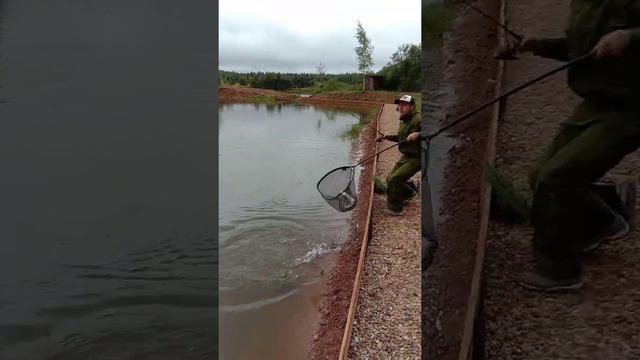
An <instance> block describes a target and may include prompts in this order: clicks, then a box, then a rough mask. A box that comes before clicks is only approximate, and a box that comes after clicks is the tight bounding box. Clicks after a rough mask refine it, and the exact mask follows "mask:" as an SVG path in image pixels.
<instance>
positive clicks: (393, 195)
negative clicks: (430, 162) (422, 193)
mask: <svg viewBox="0 0 640 360" xmlns="http://www.w3.org/2000/svg"><path fill="white" fill-rule="evenodd" d="M420 168H421V162H420V158H419V157H409V156H406V155H403V156H402V157H401V158H400V160H398V162H396V165H395V166H394V167H393V169H392V170H391V172H390V173H389V176H388V177H387V206H388V207H389V209H392V210H394V211H401V210H402V208H403V203H404V201H405V200H407V199H408V198H409V197H411V195H412V194H413V193H414V190H413V189H412V188H411V186H410V185H409V184H408V183H407V181H408V180H409V179H410V178H411V177H412V176H413V175H415V173H417V172H418V171H420Z"/></svg>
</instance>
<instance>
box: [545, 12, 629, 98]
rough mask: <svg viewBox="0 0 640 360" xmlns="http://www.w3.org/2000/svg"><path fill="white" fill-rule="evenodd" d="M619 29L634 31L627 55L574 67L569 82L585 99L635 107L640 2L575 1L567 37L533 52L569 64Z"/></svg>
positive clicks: (587, 61)
mask: <svg viewBox="0 0 640 360" xmlns="http://www.w3.org/2000/svg"><path fill="white" fill-rule="evenodd" d="M618 29H628V30H631V34H632V35H631V42H630V44H629V47H628V48H627V50H626V51H625V53H624V54H623V55H622V56H621V57H618V58H610V59H599V60H598V59H589V60H586V61H584V62H581V63H579V64H576V65H574V66H572V67H571V68H569V70H568V82H569V86H570V87H571V89H572V90H573V91H574V92H575V93H576V94H578V95H579V96H581V97H582V98H585V99H593V100H598V101H602V100H604V101H606V100H608V99H611V100H613V101H615V102H621V103H626V104H634V103H635V102H637V101H638V96H639V95H640V66H639V65H640V0H572V1H571V17H570V24H569V28H568V29H567V30H566V36H565V37H563V38H548V39H544V40H543V41H541V43H540V44H539V45H538V46H537V48H536V49H533V53H534V54H535V55H539V56H543V57H548V58H553V59H557V60H561V61H568V60H570V59H574V58H577V57H579V56H582V55H585V54H587V53H588V52H589V51H591V49H592V48H593V47H594V46H595V45H596V43H597V42H598V40H600V38H602V36H604V35H606V34H608V33H609V32H611V31H614V30H618Z"/></svg>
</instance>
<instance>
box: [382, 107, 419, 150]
mask: <svg viewBox="0 0 640 360" xmlns="http://www.w3.org/2000/svg"><path fill="white" fill-rule="evenodd" d="M421 130H422V119H420V114H419V113H418V112H415V111H414V112H412V113H410V114H407V115H405V116H401V117H400V127H399V128H398V134H397V135H387V137H386V138H387V140H391V141H398V142H400V141H404V140H405V139H406V138H407V136H409V134H411V133H413V132H419V131H421ZM398 150H399V151H400V152H401V153H403V154H404V155H406V156H410V157H420V151H421V145H420V139H418V140H416V141H410V142H406V143H402V144H400V145H398Z"/></svg>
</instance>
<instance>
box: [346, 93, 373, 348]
mask: <svg viewBox="0 0 640 360" xmlns="http://www.w3.org/2000/svg"><path fill="white" fill-rule="evenodd" d="M383 109H384V105H382V106H380V110H378V117H377V119H376V129H378V130H379V129H380V118H381V117H382V111H383ZM377 151H378V143H377V142H376V148H375V150H374V152H377ZM378 156H379V155H378ZM378 156H376V157H374V158H373V167H372V171H371V191H370V193H369V205H368V209H367V221H366V224H365V230H364V235H363V236H362V245H361V247H360V256H359V259H358V268H357V270H356V277H355V279H354V281H353V290H352V292H351V303H350V304H349V312H348V313H347V321H346V324H345V329H344V334H343V336H342V345H341V346H340V355H339V357H338V359H339V360H346V359H347V355H348V354H349V346H350V345H351V333H352V330H353V320H354V319H355V315H356V308H357V306H358V294H359V292H360V279H361V277H362V268H363V267H364V259H365V256H366V254H367V247H368V246H369V229H370V228H371V213H372V209H373V190H374V188H375V185H374V183H373V177H374V176H376V169H377V164H378Z"/></svg>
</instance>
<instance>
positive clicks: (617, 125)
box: [519, 0, 640, 291]
mask: <svg viewBox="0 0 640 360" xmlns="http://www.w3.org/2000/svg"><path fill="white" fill-rule="evenodd" d="M519 50H520V52H532V53H533V54H534V55H538V56H542V57H547V58H552V59H557V60H560V61H568V60H570V59H574V58H577V57H579V56H582V55H585V54H587V53H590V52H593V54H594V56H593V57H592V58H589V59H588V60H586V61H583V62H580V63H577V64H576V65H574V66H572V67H571V68H569V70H568V84H569V87H570V88H571V89H572V90H573V91H574V92H575V93H576V94H577V95H579V96H580V97H581V98H582V102H581V103H580V104H579V105H578V106H577V107H576V109H575V110H574V112H573V114H572V115H571V116H570V117H569V119H568V120H567V121H565V122H564V123H562V125H561V128H560V130H559V132H558V134H557V135H556V137H555V138H554V139H553V141H552V142H551V144H550V145H549V147H548V148H547V149H546V151H545V152H544V154H543V156H542V158H541V159H540V161H539V162H538V164H537V165H536V166H535V167H534V169H533V171H532V172H531V176H530V183H531V186H532V189H533V192H534V198H533V209H532V225H533V227H534V235H533V249H534V254H535V259H536V265H535V270H534V271H533V272H530V273H528V274H525V275H524V276H523V277H522V278H521V280H520V284H521V285H522V286H524V287H526V288H529V289H534V290H545V291H550V290H566V289H577V288H579V287H581V286H582V266H581V265H582V259H581V254H582V253H583V252H585V251H590V250H593V249H595V248H596V247H597V246H598V245H600V244H601V243H602V242H604V241H606V240H611V239H616V238H620V237H623V236H625V235H626V234H627V233H628V232H629V224H628V223H627V222H626V221H625V220H624V218H623V217H622V216H621V215H620V214H619V213H616V212H615V211H613V210H612V209H611V207H610V206H609V205H607V203H606V202H605V201H604V200H603V199H602V198H601V197H600V196H598V195H597V193H596V192H594V190H593V187H592V183H594V182H595V181H597V180H598V179H599V178H601V177H602V176H603V175H605V174H606V173H607V171H609V170H610V169H611V168H613V167H614V166H615V165H616V164H618V163H619V162H620V161H621V160H622V159H623V158H624V157H625V156H626V155H627V154H629V153H631V152H633V151H634V150H636V149H637V148H638V146H640V97H639V96H640V67H639V66H640V0H610V1H607V0H573V1H572V2H571V21H570V26H569V29H568V30H567V32H566V37H563V38H546V39H541V38H533V37H525V39H523V40H522V42H521V43H520V44H519Z"/></svg>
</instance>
